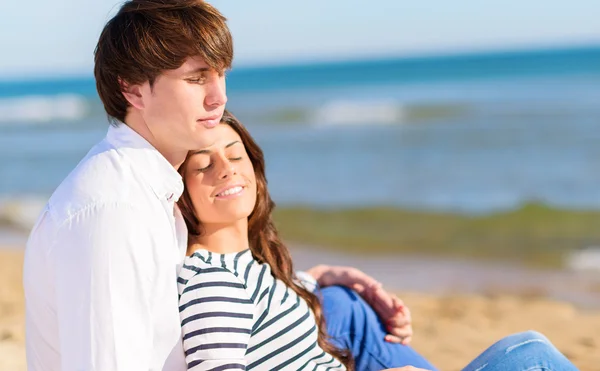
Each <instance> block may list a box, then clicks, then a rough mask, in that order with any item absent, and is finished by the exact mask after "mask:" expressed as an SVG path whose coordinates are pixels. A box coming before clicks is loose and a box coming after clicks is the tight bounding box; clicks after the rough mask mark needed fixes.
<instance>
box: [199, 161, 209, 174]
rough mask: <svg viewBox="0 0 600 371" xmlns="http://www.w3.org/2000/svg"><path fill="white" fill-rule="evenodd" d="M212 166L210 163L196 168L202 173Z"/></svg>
mask: <svg viewBox="0 0 600 371" xmlns="http://www.w3.org/2000/svg"><path fill="white" fill-rule="evenodd" d="M212 166H213V164H212V163H210V164H208V166H206V167H203V168H200V169H198V171H199V172H201V173H203V172H205V171H206V170H208V169H210V168H211V167H212Z"/></svg>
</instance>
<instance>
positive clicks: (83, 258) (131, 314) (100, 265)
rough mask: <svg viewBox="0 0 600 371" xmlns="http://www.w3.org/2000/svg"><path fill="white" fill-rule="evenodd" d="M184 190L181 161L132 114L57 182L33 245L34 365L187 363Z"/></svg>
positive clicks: (108, 370) (172, 367)
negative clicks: (181, 276)
mask: <svg viewBox="0 0 600 371" xmlns="http://www.w3.org/2000/svg"><path fill="white" fill-rule="evenodd" d="M182 191H183V182H182V179H181V176H180V175H179V174H178V173H177V171H176V170H175V169H174V168H173V167H172V166H171V165H170V164H169V162H168V161H167V160H166V159H165V158H164V157H163V156H162V155H161V154H160V153H159V152H158V151H157V150H156V149H154V148H153V147H152V146H151V145H150V144H149V143H148V142H147V141H146V140H144V139H143V138H142V137H141V136H140V135H139V134H137V133H136V132H135V131H133V130H132V129H131V128H129V127H128V126H127V125H124V124H120V125H119V126H117V127H114V126H111V127H110V128H109V130H108V134H107V136H106V138H105V139H104V140H103V141H101V142H100V143H98V144H97V145H96V146H95V147H94V148H92V150H91V151H90V152H89V153H88V154H87V155H86V157H85V158H84V159H83V160H82V161H81V162H80V163H79V165H78V166H77V167H76V168H75V169H74V170H73V171H72V172H71V174H69V176H68V177H67V178H66V179H65V180H64V181H63V182H62V184H61V185H60V186H59V187H58V188H57V189H56V191H55V192H54V194H53V195H52V197H51V198H50V200H49V201H48V203H47V205H46V206H45V208H44V210H43V212H42V214H41V215H40V217H39V219H38V221H37V223H36V225H35V227H34V228H33V230H32V232H31V235H30V237H29V241H28V242H27V248H26V252H25V266H24V277H23V279H24V287H25V299H26V346H27V364H28V370H29V371H42V370H48V371H55V370H56V371H58V370H61V371H70V370H73V371H75V370H78V371H80V370H86V371H88V370H94V371H136V370H143V371H148V370H157V371H158V370H164V371H183V370H186V369H187V367H186V364H185V358H184V354H183V348H182V345H181V326H180V322H179V309H178V291H177V275H178V271H179V268H180V266H181V263H182V261H183V258H184V256H185V251H186V244H187V230H186V228H185V223H184V221H183V218H182V217H181V213H180V212H179V210H178V209H177V207H175V202H176V200H177V199H178V198H179V197H180V195H181V193H182Z"/></svg>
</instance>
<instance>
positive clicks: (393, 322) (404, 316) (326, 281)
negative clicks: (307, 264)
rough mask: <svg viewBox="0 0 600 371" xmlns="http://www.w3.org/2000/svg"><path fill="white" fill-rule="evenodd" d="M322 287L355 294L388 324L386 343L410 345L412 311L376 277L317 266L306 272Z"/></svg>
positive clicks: (337, 268) (349, 269)
mask: <svg viewBox="0 0 600 371" xmlns="http://www.w3.org/2000/svg"><path fill="white" fill-rule="evenodd" d="M307 273H309V274H310V275H311V276H313V277H314V278H315V279H316V280H317V282H318V283H319V285H320V286H321V287H327V286H332V285H341V286H346V287H348V288H351V289H353V290H354V291H356V292H357V293H358V294H359V295H360V296H361V297H362V298H363V299H364V300H365V301H366V302H367V304H369V305H370V306H371V308H373V310H374V311H375V313H377V315H378V316H379V318H380V319H381V321H382V322H383V323H384V324H385V326H386V329H387V331H388V335H387V336H386V337H385V340H386V341H388V342H392V343H400V344H403V345H406V344H408V343H409V342H410V341H411V340H412V335H413V330H412V324H411V323H412V319H411V315H410V310H409V309H408V307H406V306H405V305H404V303H403V302H402V300H400V299H399V298H398V297H397V296H396V295H392V294H390V293H388V292H387V291H385V290H384V289H383V288H382V286H381V283H379V282H377V280H375V279H374V278H373V277H371V276H369V275H367V274H365V273H363V272H362V271H360V270H358V269H356V268H352V267H337V266H328V265H318V266H316V267H314V268H312V269H309V270H308V271H307Z"/></svg>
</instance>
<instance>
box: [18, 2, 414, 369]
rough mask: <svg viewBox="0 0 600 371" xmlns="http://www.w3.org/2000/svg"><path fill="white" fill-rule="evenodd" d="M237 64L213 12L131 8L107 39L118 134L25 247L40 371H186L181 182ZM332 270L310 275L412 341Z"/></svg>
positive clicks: (109, 103) (108, 81)
mask: <svg viewBox="0 0 600 371" xmlns="http://www.w3.org/2000/svg"><path fill="white" fill-rule="evenodd" d="M232 58H233V45H232V40H231V35H230V32H229V29H228V27H227V25H226V23H225V18H224V17H223V16H222V15H221V14H220V13H219V12H218V11H217V10H216V9H214V8H213V7H212V6H210V5H209V4H207V3H205V2H203V1H201V0H130V1H128V2H126V3H125V4H124V5H123V6H122V7H121V9H120V10H119V12H118V13H117V14H116V15H115V16H114V17H113V18H112V19H111V20H110V21H109V22H108V23H107V24H106V26H105V27H104V30H103V31H102V34H101V35H100V39H99V41H98V45H97V47H96V52H95V68H94V74H95V78H96V84H97V90H98V93H99V96H100V99H101V100H102V102H103V104H104V108H105V110H106V112H107V113H108V116H109V119H110V120H111V122H112V126H111V127H110V128H109V130H108V133H107V135H106V138H105V139H104V140H102V141H101V142H100V143H98V144H97V145H96V146H95V147H94V148H92V149H91V150H90V152H89V153H88V154H87V155H86V157H85V158H84V159H83V160H82V161H81V162H80V163H79V165H78V166H77V167H76V168H75V169H74V170H73V172H71V174H69V175H68V176H67V178H66V179H65V180H64V181H63V182H62V183H61V185H60V186H59V187H58V188H57V189H56V191H55V192H54V194H53V195H52V197H51V198H50V200H49V201H48V203H47V205H46V206H45V208H44V210H43V211H42V214H41V215H40V217H39V219H38V221H37V223H36V225H35V226H34V228H33V230H32V232H31V235H30V238H29V241H28V243H27V249H26V253H25V267H24V287H25V298H26V322H27V324H26V347H27V363H28V369H29V370H30V371H38V370H51V371H54V370H63V371H68V370H97V371H105V370H106V371H122V370H125V371H136V370H144V371H147V370H165V371H183V370H186V369H187V366H186V364H185V358H184V354H183V349H182V344H181V327H180V318H179V310H178V294H177V282H176V278H177V273H178V270H179V266H180V264H181V262H182V261H183V256H184V254H185V251H186V247H187V246H186V245H187V230H186V227H185V224H184V222H183V219H182V217H181V214H180V212H179V210H178V209H177V208H176V207H175V202H176V201H177V199H178V198H179V196H180V195H181V193H182V190H183V183H182V179H181V177H180V176H179V174H178V173H177V171H176V169H177V168H178V167H179V166H180V164H181V163H182V162H183V161H184V159H185V157H186V155H187V153H188V151H189V150H193V149H197V148H200V147H203V146H204V145H205V143H202V138H203V137H204V136H205V134H206V133H207V131H208V130H211V129H212V128H214V127H215V126H216V125H217V124H218V123H219V121H220V119H221V116H222V115H223V111H224V108H225V103H226V101H227V97H226V94H225V79H224V71H225V70H226V69H227V68H229V67H230V66H231V61H232ZM326 268H327V269H325V270H323V267H322V266H321V267H315V268H314V269H312V270H311V273H312V274H313V275H315V276H319V277H320V276H322V277H323V280H324V281H327V279H326V277H331V275H332V274H334V275H338V276H342V277H346V282H347V285H348V286H351V285H353V284H355V283H356V284H359V285H362V286H361V287H362V289H361V290H363V291H365V293H367V294H368V293H369V292H371V295H370V296H369V295H365V297H367V298H368V297H371V298H372V300H370V303H371V304H373V303H374V304H377V299H378V298H379V299H381V300H380V304H379V305H374V308H380V310H378V312H385V310H388V311H389V310H390V308H391V309H392V312H391V313H389V314H388V315H386V317H390V318H400V320H402V322H401V323H397V324H395V325H393V326H392V327H395V328H396V329H397V330H398V331H399V332H396V333H397V334H402V335H403V336H402V337H396V342H400V341H406V340H407V339H408V338H409V337H410V334H411V333H412V330H411V328H410V319H408V320H406V319H403V317H402V316H400V317H398V316H397V315H396V314H395V313H396V312H395V311H394V306H393V305H391V304H389V301H390V300H391V299H390V297H389V295H387V293H385V292H383V291H382V290H378V289H377V288H376V285H374V280H373V279H372V278H370V277H368V276H366V275H364V274H363V273H362V272H360V271H357V270H352V269H350V270H348V269H346V268H336V269H330V268H329V267H326ZM325 273H327V275H325ZM377 293H378V294H377ZM385 300H387V301H388V305H387V306H386V304H385ZM342 330H343V329H342ZM390 332H392V333H394V331H390Z"/></svg>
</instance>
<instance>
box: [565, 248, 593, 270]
mask: <svg viewBox="0 0 600 371" xmlns="http://www.w3.org/2000/svg"><path fill="white" fill-rule="evenodd" d="M567 266H568V267H569V268H570V269H571V270H574V271H597V272H600V246H592V247H588V248H585V249H583V250H580V251H577V252H574V253H573V254H571V256H570V257H569V259H568V261H567Z"/></svg>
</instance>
